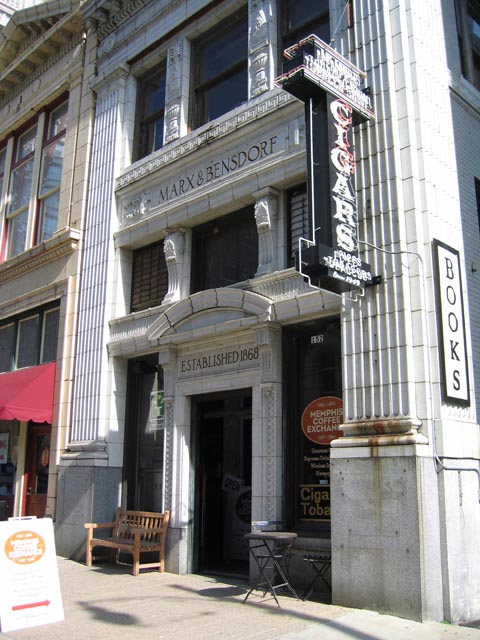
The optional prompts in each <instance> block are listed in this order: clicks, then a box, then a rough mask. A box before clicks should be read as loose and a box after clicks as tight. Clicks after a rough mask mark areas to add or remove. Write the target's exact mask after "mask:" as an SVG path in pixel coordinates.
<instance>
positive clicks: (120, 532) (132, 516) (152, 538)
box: [85, 508, 170, 576]
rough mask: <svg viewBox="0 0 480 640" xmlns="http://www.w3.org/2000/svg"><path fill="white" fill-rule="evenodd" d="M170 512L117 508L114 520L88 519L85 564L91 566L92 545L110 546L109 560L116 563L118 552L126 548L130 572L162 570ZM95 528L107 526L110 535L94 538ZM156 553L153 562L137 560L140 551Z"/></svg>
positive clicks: (136, 574)
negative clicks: (131, 566)
mask: <svg viewBox="0 0 480 640" xmlns="http://www.w3.org/2000/svg"><path fill="white" fill-rule="evenodd" d="M169 520H170V512H169V511H165V513H155V512H153V511H132V510H129V509H122V508H119V509H117V513H116V515H115V521H114V522H103V523H99V524H97V523H96V522H87V523H86V524H85V528H86V529H87V553H86V563H87V566H88V567H91V566H92V560H93V554H92V549H93V548H94V547H107V548H109V549H111V550H112V551H111V554H110V559H111V561H112V562H114V561H117V562H118V556H119V552H120V551H126V552H128V553H131V554H132V556H133V575H134V576H138V574H139V572H140V569H152V568H157V567H158V570H159V571H160V572H163V571H164V570H165V540H166V537H167V529H168V523H169ZM97 529H110V530H111V533H110V537H105V538H94V537H93V536H94V531H95V530H97ZM146 552H150V553H151V552H155V553H156V552H158V560H157V561H156V562H143V563H141V562H140V554H142V553H146Z"/></svg>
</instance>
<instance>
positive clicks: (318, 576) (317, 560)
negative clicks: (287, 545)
mask: <svg viewBox="0 0 480 640" xmlns="http://www.w3.org/2000/svg"><path fill="white" fill-rule="evenodd" d="M303 560H304V562H307V563H308V564H309V565H310V566H311V567H312V569H313V570H314V571H315V575H314V576H313V578H312V580H311V582H310V584H309V585H308V587H307V588H306V589H305V593H304V594H303V600H308V598H309V597H310V595H311V594H312V591H313V590H314V588H315V586H316V584H317V582H319V580H321V581H322V582H323V583H324V584H325V586H326V587H327V589H328V590H329V591H330V593H331V591H332V585H331V584H330V582H329V581H328V579H327V577H326V575H325V574H326V573H327V571H329V569H330V568H331V566H332V556H331V555H330V554H329V553H304V554H303Z"/></svg>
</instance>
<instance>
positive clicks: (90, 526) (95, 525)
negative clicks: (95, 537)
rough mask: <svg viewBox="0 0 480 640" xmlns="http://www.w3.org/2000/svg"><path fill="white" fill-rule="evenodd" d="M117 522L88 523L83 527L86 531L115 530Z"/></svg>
mask: <svg viewBox="0 0 480 640" xmlns="http://www.w3.org/2000/svg"><path fill="white" fill-rule="evenodd" d="M115 525H116V522H100V523H97V522H86V523H85V524H84V525H83V526H84V527H85V529H113V527H114V526H115Z"/></svg>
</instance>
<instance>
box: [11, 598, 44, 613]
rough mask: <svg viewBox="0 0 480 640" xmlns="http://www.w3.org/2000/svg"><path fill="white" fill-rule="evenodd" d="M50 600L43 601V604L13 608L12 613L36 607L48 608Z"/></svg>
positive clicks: (37, 603)
mask: <svg viewBox="0 0 480 640" xmlns="http://www.w3.org/2000/svg"><path fill="white" fill-rule="evenodd" d="M49 604H50V600H43V602H29V603H27V604H17V605H15V606H14V607H12V611H20V610H21V609H33V608H34V607H48V605H49Z"/></svg>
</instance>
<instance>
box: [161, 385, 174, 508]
mask: <svg viewBox="0 0 480 640" xmlns="http://www.w3.org/2000/svg"><path fill="white" fill-rule="evenodd" d="M173 404H174V403H173V398H172V397H170V398H165V399H164V408H165V409H164V411H165V436H164V447H165V455H164V461H165V463H164V464H165V466H164V469H163V501H164V509H168V510H169V511H171V510H172V478H173Z"/></svg>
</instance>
